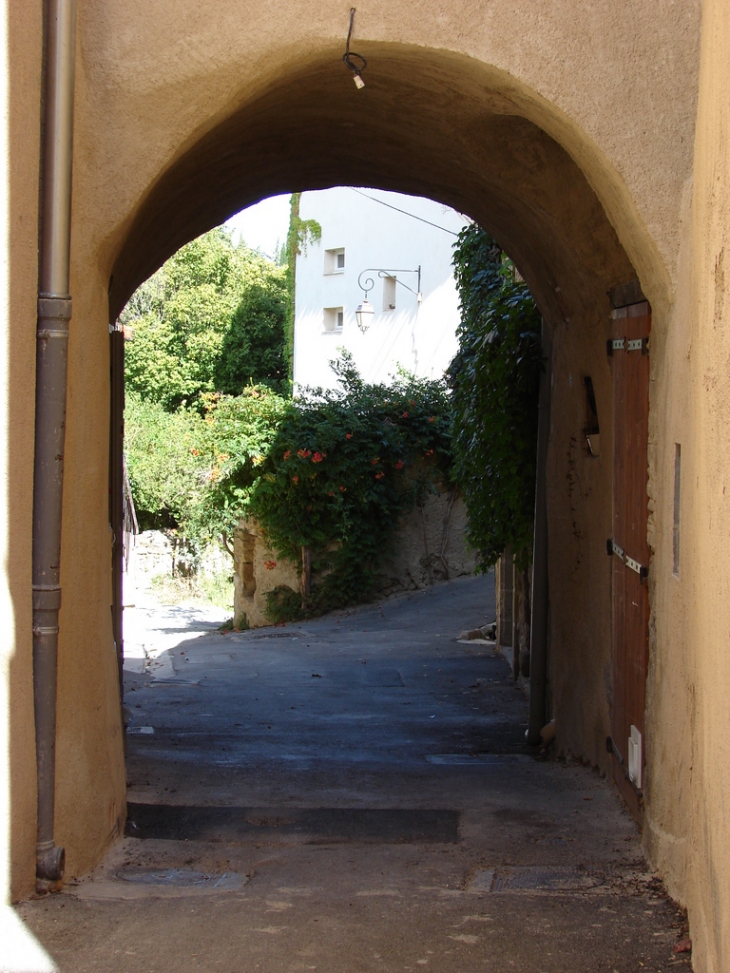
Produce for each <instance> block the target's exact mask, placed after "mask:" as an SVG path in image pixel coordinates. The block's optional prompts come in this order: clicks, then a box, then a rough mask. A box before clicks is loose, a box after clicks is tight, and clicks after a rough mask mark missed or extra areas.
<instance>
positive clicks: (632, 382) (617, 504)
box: [610, 302, 651, 815]
mask: <svg viewBox="0 0 730 973" xmlns="http://www.w3.org/2000/svg"><path fill="white" fill-rule="evenodd" d="M650 329H651V309H650V307H649V305H648V303H646V302H642V303H640V304H632V305H630V306H629V307H623V308H618V309H617V310H615V311H614V312H613V319H612V341H611V343H610V344H611V368H612V372H613V538H612V542H613V543H612V550H613V565H612V599H613V701H612V714H611V739H612V750H613V774H614V780H615V781H616V783H617V785H618V787H619V790H620V791H621V794H622V796H623V797H624V800H625V801H626V802H627V804H628V805H629V808H630V810H631V811H632V813H634V815H638V813H639V809H640V798H641V784H642V779H643V763H644V752H645V750H646V733H645V724H644V707H645V699H646V674H647V667H648V653H649V589H648V585H647V577H646V575H647V573H648V568H649V545H648V542H647V536H646V534H647V521H648V513H649V510H648V495H647V479H648V474H647V450H648V441H649V356H648V353H647V352H648V347H647V345H648V338H649V332H650Z"/></svg>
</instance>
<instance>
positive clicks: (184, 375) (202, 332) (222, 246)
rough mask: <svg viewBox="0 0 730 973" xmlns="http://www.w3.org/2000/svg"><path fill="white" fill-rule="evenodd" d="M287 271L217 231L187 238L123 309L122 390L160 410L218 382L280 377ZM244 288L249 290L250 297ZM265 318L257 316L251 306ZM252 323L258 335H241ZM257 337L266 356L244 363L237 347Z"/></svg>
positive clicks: (238, 384)
mask: <svg viewBox="0 0 730 973" xmlns="http://www.w3.org/2000/svg"><path fill="white" fill-rule="evenodd" d="M285 275H286V271H285V270H282V269H281V268H278V267H277V266H276V265H274V264H272V263H271V262H270V261H268V260H266V259H265V258H263V257H261V256H259V255H258V254H255V253H254V252H253V251H251V250H249V249H248V248H247V247H245V246H244V245H238V246H236V245H235V244H234V243H233V242H232V240H231V237H230V234H229V233H228V232H227V231H225V230H223V229H222V228H220V227H219V228H218V229H215V230H211V231H210V232H209V233H205V234H203V236H201V237H198V238H197V239H196V240H192V241H191V242H190V243H188V244H186V246H184V247H182V248H181V249H180V250H179V251H178V252H177V253H176V254H175V255H174V256H173V257H171V258H170V259H169V260H168V261H167V262H166V263H165V264H164V266H163V267H161V268H160V270H158V271H157V273H155V274H154V275H153V276H152V277H151V278H150V279H149V280H148V281H146V283H144V284H143V285H142V286H141V287H140V288H139V289H138V290H137V292H136V293H135V294H134V296H133V297H132V299H131V300H130V302H129V303H128V305H127V307H126V308H125V310H124V312H123V314H122V322H123V323H124V324H126V325H131V327H132V328H133V330H134V339H133V340H132V341H131V342H130V343H129V344H128V346H127V353H126V368H125V374H126V384H127V389H128V390H130V391H132V392H134V393H136V394H137V395H139V396H140V397H141V398H143V399H145V400H147V401H151V402H158V403H160V404H161V405H162V406H163V407H164V408H165V409H166V410H168V411H170V410H174V409H176V408H178V407H180V406H182V405H185V404H196V405H197V406H199V405H200V396H201V394H202V393H205V392H213V391H216V385H217V380H218V378H220V377H224V378H225V382H226V383H227V387H229V388H233V387H234V386H235V390H236V391H240V389H241V388H242V387H243V385H244V384H246V382H248V381H250V380H251V379H253V380H254V381H265V380H268V379H269V378H272V376H270V375H269V374H268V373H266V374H264V373H263V372H262V371H261V369H263V370H264V371H265V370H266V369H267V368H268V367H271V368H272V369H273V371H274V376H273V380H275V381H280V377H281V373H282V365H281V359H282V357H283V351H280V353H279V355H278V356H277V354H276V351H275V346H276V344H277V342H279V347H280V349H283V324H281V323H279V324H277V323H276V322H277V321H279V322H281V321H282V320H283V319H284V318H285V316H286V302H287V297H286V293H285V283H284V281H285ZM249 291H252V293H251V294H249ZM257 308H258V309H259V310H260V311H261V313H262V315H263V316H264V319H263V320H262V321H261V322H260V323H259V322H257V321H256V319H255V315H256V309H257ZM256 328H258V336H257V337H254V338H250V337H247V335H248V333H249V332H251V330H252V329H256ZM258 339H261V341H262V348H263V347H264V344H263V343H264V342H266V353H265V354H262V355H261V356H260V357H259V361H258V366H259V370H258V371H257V370H256V369H253V370H252V369H251V368H250V367H248V366H247V365H246V359H245V352H244V353H241V349H242V348H246V347H249V348H250V347H253V346H255V345H256V343H257V341H258ZM229 353H230V354H231V355H233V356H234V357H236V361H237V362H238V367H239V368H240V369H241V370H240V372H239V373H238V374H237V373H236V371H235V368H234V367H233V366H226V365H225V362H224V361H223V358H224V356H225V355H227V354H229Z"/></svg>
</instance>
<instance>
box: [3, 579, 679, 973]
mask: <svg viewBox="0 0 730 973" xmlns="http://www.w3.org/2000/svg"><path fill="white" fill-rule="evenodd" d="M186 617H187V616H185V615H184V614H180V612H178V613H177V614H176V615H175V616H174V620H173V622H172V623H170V622H169V620H168V622H167V623H165V617H164V616H158V619H157V622H155V616H154V613H152V614H151V615H150V618H149V619H148V621H149V625H150V626H151V627H150V631H149V632H148V635H147V636H145V637H146V638H147V639H148V648H147V650H146V651H145V653H144V655H143V656H139V655H138V656H137V660H138V661H137V662H136V663H133V662H130V669H131V670H136V671H129V672H128V673H127V695H126V703H127V706H128V707H129V712H130V715H131V722H130V732H129V734H128V778H129V781H128V785H129V792H128V800H129V818H128V824H127V837H125V839H124V840H123V841H122V842H120V844H119V845H118V846H117V847H116V848H115V849H114V850H113V852H112V853H111V854H110V856H109V858H108V860H107V861H106V862H105V863H104V865H103V866H102V867H100V868H99V869H97V871H96V872H95V873H94V874H93V875H92V876H86V877H80V878H79V880H78V881H76V880H73V881H72V882H71V883H70V884H69V885H68V886H67V888H66V889H65V890H64V892H62V893H61V894H58V895H54V896H46V897H44V898H42V899H39V900H36V901H33V902H29V903H24V904H22V905H20V906H19V907H18V911H19V914H20V915H21V917H22V918H23V920H24V921H25V922H26V924H27V925H28V926H29V927H30V928H31V929H33V931H34V932H35V933H36V935H37V936H38V937H39V939H40V941H41V942H42V943H43V944H44V946H45V947H46V948H47V950H48V951H49V953H50V954H51V955H52V956H53V957H54V959H55V960H56V962H57V964H58V968H59V970H61V971H62V973H66V971H68V973H71V971H73V973H92V971H93V973H106V971H110V973H111V971H117V973H167V971H171V970H175V971H179V973H188V971H206V973H207V971H218V970H220V971H223V973H249V971H251V973H252V971H261V973H286V971H300V970H318V971H323V973H335V971H346V973H350V971H353V973H354V971H396V970H398V971H400V970H403V971H407V970H422V969H423V970H429V969H430V970H433V971H438V973H472V971H474V973H476V971H479V973H491V971H493V973H502V971H507V970H509V971H515V973H589V971H590V973H593V971H608V973H637V971H639V970H643V971H653V973H660V971H662V973H666V971H668V970H676V969H682V968H685V969H686V968H689V960H688V958H687V956H686V954H680V955H679V956H677V955H675V954H674V952H673V949H672V947H673V945H674V944H675V943H676V942H677V941H678V940H679V939H680V938H682V936H683V935H684V934H685V931H684V928H683V917H682V915H681V913H680V912H679V910H678V909H677V908H676V906H675V905H674V904H673V903H672V902H671V901H670V900H668V899H667V897H666V896H665V894H664V892H663V890H662V888H661V885H660V883H659V882H658V881H657V880H656V879H655V878H654V877H653V876H652V874H651V873H650V871H649V870H648V868H647V865H646V863H645V861H644V859H643V857H642V854H641V848H640V841H639V835H638V831H637V828H636V826H635V824H634V822H633V821H632V819H631V818H630V817H629V815H628V814H627V813H626V811H625V810H624V809H623V808H622V806H621V803H620V801H619V799H618V797H617V795H616V794H615V792H614V790H613V788H612V787H611V785H610V784H609V783H608V782H606V781H605V780H603V779H602V778H601V777H600V776H599V775H598V774H597V773H596V772H594V771H593V770H591V769H590V768H586V767H583V766H581V765H580V764H578V763H571V762H565V761H561V760H558V759H554V758H550V759H538V757H539V755H538V754H535V753H534V752H532V751H531V750H529V749H528V748H527V747H526V745H525V740H524V731H525V727H526V705H527V704H526V700H525V697H524V695H523V694H522V693H521V692H520V691H519V690H518V689H517V688H516V687H515V686H514V685H513V683H512V680H511V676H510V672H509V669H508V666H507V664H506V662H505V660H504V659H503V658H502V657H501V656H499V655H498V654H496V653H495V652H494V651H493V647H492V646H491V645H489V644H484V643H481V644H480V643H461V642H458V641H457V639H456V636H457V634H458V632H459V631H460V630H461V629H464V628H473V627H475V626H477V625H480V624H483V623H485V622H487V621H491V620H492V619H493V618H494V592H493V583H492V579H491V578H484V577H480V578H467V579H461V580H458V581H455V582H451V583H447V584H443V585H439V586H436V587H434V588H431V589H429V590H427V591H425V592H418V593H414V594H411V595H407V596H401V597H398V598H395V599H391V600H389V601H385V602H382V603H380V604H378V605H374V606H369V607H367V608H363V609H359V610H356V611H353V612H348V613H340V614H337V615H333V616H329V617H327V618H324V619H319V620H316V621H311V622H307V623H304V624H301V625H295V626H285V627H276V628H271V629H266V630H258V631H256V632H247V633H232V634H229V635H222V634H218V633H212V632H211V631H210V625H211V620H210V619H204V620H201V619H200V618H197V619H196V618H195V617H193V616H192V615H191V616H190V617H189V618H188V619H187V622H186ZM160 618H162V622H160ZM155 624H158V625H161V627H163V628H164V627H167V628H168V629H172V631H168V632H167V633H162V632H160V640H159V645H160V646H163V647H162V648H159V646H158V648H157V649H155V647H154V644H153V643H154V641H155V639H154V632H153V631H152V630H153V629H154V625H155ZM186 625H189V629H190V630H189V631H186ZM201 626H202V627H203V628H204V629H205V630H204V631H203V632H202V634H201V633H200V632H198V631H196V629H199V628H200V627H201ZM150 632H151V633H152V634H150ZM163 634H164V635H165V638H162V635H163ZM163 643H164V644H163ZM140 658H142V660H143V661H142V664H139V659H140Z"/></svg>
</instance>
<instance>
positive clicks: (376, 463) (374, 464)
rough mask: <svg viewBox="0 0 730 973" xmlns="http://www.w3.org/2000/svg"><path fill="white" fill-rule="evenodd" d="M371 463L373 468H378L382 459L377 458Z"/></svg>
mask: <svg viewBox="0 0 730 973" xmlns="http://www.w3.org/2000/svg"><path fill="white" fill-rule="evenodd" d="M370 462H371V463H372V465H373V466H377V465H378V463H379V462H380V457H379V456H376V457H375V459H373V460H371V461H370Z"/></svg>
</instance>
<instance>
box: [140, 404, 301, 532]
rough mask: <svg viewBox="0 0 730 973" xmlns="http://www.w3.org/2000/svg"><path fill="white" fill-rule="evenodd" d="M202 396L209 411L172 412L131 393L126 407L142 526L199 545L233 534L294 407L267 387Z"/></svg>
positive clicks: (182, 410) (187, 410) (188, 410)
mask: <svg viewBox="0 0 730 973" xmlns="http://www.w3.org/2000/svg"><path fill="white" fill-rule="evenodd" d="M202 402H203V408H204V415H201V414H200V413H199V412H198V411H197V410H195V409H190V408H189V409H179V410H177V411H176V412H166V411H165V409H164V408H163V407H162V405H161V404H159V403H157V402H148V401H145V400H144V399H142V398H140V396H139V395H137V394H135V393H131V394H130V395H128V397H127V406H126V411H125V448H126V457H127V469H128V472H129V480H130V485H131V487H132V495H133V496H134V502H135V506H136V508H137V518H138V520H139V523H140V526H141V527H142V529H143V530H144V529H149V528H156V529H166V530H168V531H169V530H174V531H177V532H178V533H179V534H180V535H181V536H182V537H183V538H185V540H186V541H187V543H188V544H189V545H191V546H193V547H200V546H202V545H203V544H205V543H206V542H208V541H210V540H212V539H213V538H220V537H221V536H228V535H230V534H231V533H232V532H233V528H234V527H235V525H236V523H237V521H238V519H239V517H240V516H241V514H242V513H245V510H246V504H247V499H248V493H249V490H248V488H249V487H250V485H251V484H252V483H253V481H254V480H255V479H256V476H257V473H256V468H257V466H258V465H259V464H260V463H261V462H262V460H263V457H264V454H265V453H266V452H267V451H268V449H269V447H270V445H271V442H272V441H273V439H274V438H275V436H276V430H277V426H278V422H279V417H280V416H281V414H282V413H283V412H285V411H286V410H287V409H288V408H290V407H291V402H290V400H289V399H285V398H283V397H282V396H279V395H276V393H274V392H273V391H271V389H268V388H265V387H262V388H255V387H248V388H246V389H245V390H244V392H243V393H242V394H241V395H239V396H235V397H232V396H221V395H217V394H208V395H205V396H204V397H203V399H202ZM234 474H235V475H234ZM221 483H223V484H225V488H224V489H220V488H219V487H220V484H221Z"/></svg>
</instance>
